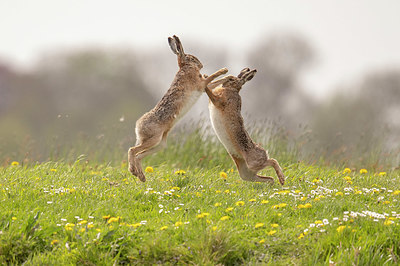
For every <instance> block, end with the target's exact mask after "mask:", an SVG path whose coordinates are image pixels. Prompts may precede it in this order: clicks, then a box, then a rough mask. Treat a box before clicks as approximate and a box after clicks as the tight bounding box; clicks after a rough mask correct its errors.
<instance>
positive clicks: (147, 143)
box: [128, 134, 163, 182]
mask: <svg viewBox="0 0 400 266" xmlns="http://www.w3.org/2000/svg"><path fill="white" fill-rule="evenodd" d="M162 139H163V134H157V135H155V136H152V137H150V138H146V139H143V140H141V141H140V142H139V144H138V145H136V146H135V147H131V148H130V149H129V151H128V161H129V171H130V172H131V173H132V174H133V175H135V176H137V177H139V179H140V181H142V182H145V181H146V177H145V176H144V174H143V170H142V166H141V164H140V161H141V159H142V158H143V157H144V156H143V155H142V156H140V159H139V160H138V155H139V154H143V153H145V152H146V151H150V150H153V149H154V148H155V147H157V146H158V145H159V144H160V142H161V141H162ZM145 155H146V154H145Z"/></svg>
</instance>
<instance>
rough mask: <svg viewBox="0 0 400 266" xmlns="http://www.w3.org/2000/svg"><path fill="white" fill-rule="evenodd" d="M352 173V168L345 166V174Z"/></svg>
mask: <svg viewBox="0 0 400 266" xmlns="http://www.w3.org/2000/svg"><path fill="white" fill-rule="evenodd" d="M350 173H351V169H350V168H344V170H343V174H350Z"/></svg>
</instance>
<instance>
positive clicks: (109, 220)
mask: <svg viewBox="0 0 400 266" xmlns="http://www.w3.org/2000/svg"><path fill="white" fill-rule="evenodd" d="M119 218H120V217H119V216H118V217H111V218H110V219H108V221H107V223H108V224H110V223H113V222H118V221H119Z"/></svg>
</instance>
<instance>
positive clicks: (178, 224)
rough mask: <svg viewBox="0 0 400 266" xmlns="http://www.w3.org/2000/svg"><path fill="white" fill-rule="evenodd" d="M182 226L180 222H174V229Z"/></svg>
mask: <svg viewBox="0 0 400 266" xmlns="http://www.w3.org/2000/svg"><path fill="white" fill-rule="evenodd" d="M182 225H183V223H182V222H176V223H175V226H176V227H179V226H182Z"/></svg>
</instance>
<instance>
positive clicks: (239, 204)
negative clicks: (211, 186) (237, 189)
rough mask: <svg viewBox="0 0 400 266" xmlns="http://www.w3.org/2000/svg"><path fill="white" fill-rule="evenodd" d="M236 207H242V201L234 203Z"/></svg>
mask: <svg viewBox="0 0 400 266" xmlns="http://www.w3.org/2000/svg"><path fill="white" fill-rule="evenodd" d="M235 205H236V206H243V205H244V201H238V202H236V203H235Z"/></svg>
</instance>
